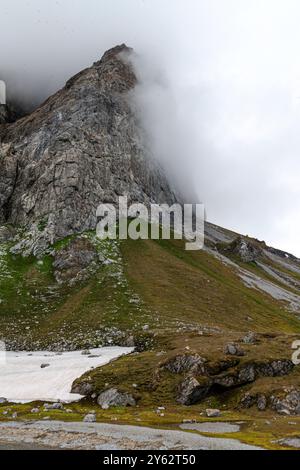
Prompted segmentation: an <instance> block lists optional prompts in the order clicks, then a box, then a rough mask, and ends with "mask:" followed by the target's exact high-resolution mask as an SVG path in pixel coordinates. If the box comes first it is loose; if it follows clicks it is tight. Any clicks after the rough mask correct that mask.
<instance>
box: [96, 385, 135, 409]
mask: <svg viewBox="0 0 300 470" xmlns="http://www.w3.org/2000/svg"><path fill="white" fill-rule="evenodd" d="M97 402H98V405H100V406H101V407H102V408H103V409H108V408H110V407H114V406H122V407H125V406H136V401H135V399H134V398H133V396H132V395H130V394H129V393H123V392H119V391H118V390H117V389H116V388H110V389H109V390H106V391H105V392H102V393H101V394H100V395H99V396H98V399H97Z"/></svg>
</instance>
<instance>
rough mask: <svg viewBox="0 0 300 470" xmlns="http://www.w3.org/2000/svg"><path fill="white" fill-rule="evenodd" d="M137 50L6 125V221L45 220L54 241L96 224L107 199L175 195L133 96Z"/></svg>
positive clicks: (85, 74) (0, 186) (2, 192)
mask: <svg viewBox="0 0 300 470" xmlns="http://www.w3.org/2000/svg"><path fill="white" fill-rule="evenodd" d="M131 53H132V52H131V50H130V49H128V48H127V47H126V46H125V45H122V46H118V47H116V48H114V49H112V50H110V51H108V52H106V53H105V54H104V56H103V57H102V59H101V60H100V61H98V62H96V63H94V65H93V66H92V67H90V68H88V69H86V70H83V71H82V72H80V73H79V74H77V75H75V76H74V77H73V78H71V79H70V80H69V81H68V82H67V84H66V85H65V87H64V88H63V89H62V90H60V91H58V92H57V93H56V94H55V95H53V96H52V97H50V98H49V99H48V100H47V101H46V102H45V103H44V104H43V105H41V106H40V107H39V108H38V109H37V110H35V111H34V112H33V113H32V114H31V115H29V116H26V117H24V118H22V119H19V120H18V121H16V122H15V123H13V124H9V125H5V126H2V127H1V126H0V128H1V131H0V136H1V142H0V224H1V223H5V222H10V223H12V224H15V225H22V226H26V227H28V228H30V227H32V225H33V224H34V223H35V224H40V225H42V226H43V232H44V234H45V236H47V240H48V241H49V242H53V241H55V240H57V239H60V238H63V237H66V236H68V235H70V234H73V233H76V232H82V231H84V230H89V229H94V228H95V226H96V223H97V218H96V209H97V207H98V205H99V204H100V203H116V202H117V198H118V196H120V195H127V196H128V200H129V203H131V202H140V203H145V204H150V203H151V202H156V203H161V202H165V203H169V204H171V203H173V202H174V201H175V197H174V194H173V193H172V191H171V190H170V188H169V186H168V183H167V181H166V179H165V177H164V175H163V172H162V171H161V170H160V169H159V168H158V166H157V164H156V163H154V161H153V159H152V158H151V157H150V156H149V155H147V151H146V150H145V145H144V140H143V136H142V132H141V131H140V129H139V125H138V122H137V118H136V116H135V113H134V110H133V109H132V106H131V102H130V92H131V91H132V90H133V88H134V86H135V84H136V83H137V79H136V76H135V74H134V71H133V68H132V66H131V64H130V54H131Z"/></svg>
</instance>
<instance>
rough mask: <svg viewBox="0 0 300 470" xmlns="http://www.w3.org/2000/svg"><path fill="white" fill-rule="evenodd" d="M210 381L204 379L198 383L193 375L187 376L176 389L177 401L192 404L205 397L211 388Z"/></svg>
mask: <svg viewBox="0 0 300 470" xmlns="http://www.w3.org/2000/svg"><path fill="white" fill-rule="evenodd" d="M211 385H212V384H211V381H210V380H209V379H206V380H204V381H203V383H201V384H200V383H199V382H198V380H197V379H195V378H194V377H187V378H186V379H185V380H184V381H183V382H182V383H181V384H180V385H179V389H178V396H177V401H178V403H180V404H182V405H193V404H194V403H197V402H199V401H201V400H202V399H203V398H205V397H206V396H207V395H208V393H209V390H210V388H211Z"/></svg>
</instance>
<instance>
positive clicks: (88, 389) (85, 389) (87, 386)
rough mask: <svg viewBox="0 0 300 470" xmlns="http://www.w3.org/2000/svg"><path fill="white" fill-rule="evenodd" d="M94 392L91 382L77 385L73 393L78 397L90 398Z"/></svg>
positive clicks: (73, 388) (74, 386)
mask: <svg viewBox="0 0 300 470" xmlns="http://www.w3.org/2000/svg"><path fill="white" fill-rule="evenodd" d="M93 392H94V387H93V385H92V384H91V383H89V382H80V383H75V384H74V385H73V387H72V393H76V394H78V395H83V396H90V395H91V394H92V393H93Z"/></svg>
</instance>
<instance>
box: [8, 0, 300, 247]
mask: <svg viewBox="0 0 300 470" xmlns="http://www.w3.org/2000/svg"><path fill="white" fill-rule="evenodd" d="M299 20H300V5H299V2H298V1H297V0H287V1H286V2H284V4H283V2H282V1H280V0H263V1H262V0H252V1H251V2H248V1H246V0H245V1H241V0H226V2H224V1H223V0H189V2H182V1H181V0H164V1H163V2H161V0H112V1H111V2H107V1H106V0H85V1H83V0H57V1H53V0H44V1H43V2H41V1H40V0H27V1H26V2H23V0H9V1H8V0H2V2H1V16H0V40H1V44H2V45H3V44H5V47H3V46H2V47H1V49H0V79H3V80H6V82H7V88H8V98H12V97H13V98H14V99H17V100H19V101H20V100H21V101H22V102H23V103H24V104H25V105H26V107H27V108H30V107H33V106H36V105H37V104H39V103H40V102H41V101H43V100H44V99H46V98H47V96H48V95H50V94H51V93H53V92H55V91H56V90H57V89H59V88H60V87H62V86H63V85H64V83H65V81H66V80H67V79H68V78H69V77H70V76H71V75H73V74H75V73H77V72H78V71H79V70H81V69H82V68H84V67H87V66H89V65H90V64H91V63H93V62H94V61H95V60H98V59H99V58H100V57H101V55H102V54H103V52H104V51H105V50H106V49H108V48H110V47H112V46H114V45H116V44H120V43H123V42H126V43H127V44H128V45H129V46H131V47H133V48H134V49H135V50H136V52H137V54H138V59H137V60H136V64H135V65H136V67H137V71H138V75H139V78H140V85H139V86H138V87H137V89H136V91H135V97H134V99H135V104H136V106H137V107H138V109H139V112H140V117H141V119H142V122H143V125H144V127H145V129H146V130H147V133H148V136H149V139H150V142H151V146H152V149H153V152H154V153H155V155H156V156H157V158H158V159H159V161H160V162H161V164H162V165H163V166H164V167H165V168H166V171H167V173H168V174H169V175H170V177H171V178H172V179H173V180H174V181H175V182H176V183H177V184H178V186H179V187H180V190H181V191H182V192H183V193H184V194H185V196H186V198H188V199H193V200H197V201H200V200H201V201H203V202H204V203H205V205H206V210H207V216H208V219H210V220H212V221H214V222H216V223H219V224H220V225H223V226H226V227H229V228H232V229H235V230H237V231H240V232H243V233H248V234H249V235H252V236H256V237H258V238H261V239H265V240H266V241H267V242H268V243H271V244H273V245H275V246H277V247H279V248H282V249H285V250H288V251H291V252H294V253H295V254H298V255H299V256H300V248H299V245H298V239H299V230H300V222H299V221H298V219H299V217H298V214H299V207H300V188H299V182H298V176H297V175H299V170H300V160H299V156H298V154H299V151H300V137H299V130H298V127H299V120H300V58H299V54H298V44H299V40H300V32H299Z"/></svg>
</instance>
